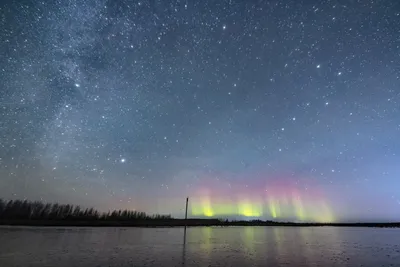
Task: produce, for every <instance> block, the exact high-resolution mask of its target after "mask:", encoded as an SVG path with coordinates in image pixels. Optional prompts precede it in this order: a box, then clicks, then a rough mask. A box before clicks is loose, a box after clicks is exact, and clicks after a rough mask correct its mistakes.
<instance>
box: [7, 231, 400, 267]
mask: <svg viewBox="0 0 400 267" xmlns="http://www.w3.org/2000/svg"><path fill="white" fill-rule="evenodd" d="M0 241H1V242H0V266H2V267H3V266H4V267H13V266H40V267H44V266H52V267H56V266H63V267H64V266H65V267H72V266H84V267H92V266H96V267H97V266H119V267H123V266H244V267H247V266H299V267H301V266H324V267H325V266H351V267H353V266H365V267H367V266H371V267H378V266H400V229H399V230H398V229H376V228H334V227H320V228H318V227H316V228H311V227H310V228H300V227H297V228H291V227H199V228H188V229H187V232H186V242H185V243H184V230H183V228H157V229H152V228H148V229H147V228H30V227H0Z"/></svg>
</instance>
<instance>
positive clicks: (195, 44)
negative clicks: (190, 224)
mask: <svg viewBox="0 0 400 267" xmlns="http://www.w3.org/2000/svg"><path fill="white" fill-rule="evenodd" d="M0 14H1V15H0V51H1V52H0V81H1V84H0V90H1V91H0V197H3V198H6V199H8V198H20V199H23V198H28V199H33V200H36V199H38V200H44V201H59V202H63V203H73V204H81V205H83V206H94V207H96V208H99V209H101V210H107V209H113V208H129V209H137V210H143V211H146V212H161V213H171V214H173V215H175V216H182V214H183V208H184V203H185V197H186V196H189V197H191V203H192V206H191V207H192V208H191V210H192V214H193V216H214V215H215V216H225V215H235V214H236V215H238V216H241V215H242V216H245V217H262V218H266V219H268V218H276V217H278V216H279V214H278V213H280V214H282V216H285V217H287V218H294V219H303V217H304V219H309V220H313V218H314V219H315V216H317V215H318V214H319V215H321V214H322V213H324V212H325V211H326V212H328V211H329V212H328V213H329V218H330V219H327V218H324V219H322V218H321V220H341V221H343V220H400V191H399V187H400V139H399V136H400V65H399V62H400V39H399V36H400V35H399V33H400V2H398V1H397V0H379V1H361V0H358V1H357V0H355V1H333V0H332V1H328V0H326V1H311V0H310V1H305V0H304V1H297V0H296V1H295V0H287V1H243V0H242V1H239V0H237V1H235V0H229V1H228V0H226V1H225V0H223V1H211V0H205V1H188V0H187V1H184V0H180V1H161V0H151V1H140V2H139V1H106V0H98V1H84V0H68V1H64V0H58V1H2V3H1V4H0ZM276 184H279V186H276ZM277 188H279V189H277ZM271 191H272V192H271ZM316 205H317V206H316ZM318 205H323V207H324V208H321V206H318ZM286 206H287V208H285V207H286ZM278 210H280V211H281V212H278ZM283 210H286V213H285V212H284V211H283ZM307 210H309V211H307ZM310 210H312V211H310ZM218 211H219V212H218ZM328 213H327V214H328ZM284 214H286V215H284ZM306 215H307V216H306ZM321 216H322V215H321Z"/></svg>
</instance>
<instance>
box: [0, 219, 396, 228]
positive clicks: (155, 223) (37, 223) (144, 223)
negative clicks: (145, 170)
mask: <svg viewBox="0 0 400 267" xmlns="http://www.w3.org/2000/svg"><path fill="white" fill-rule="evenodd" d="M0 226H32V227H147V228H161V227H162V228H170V227H184V226H187V227H212V226H219V227H230V226H231V227H232V226H263V227H271V226H284V227H369V228H400V222H396V223H395V222H393V223H295V222H273V221H220V220H214V219H188V220H186V221H185V220H184V219H171V220H132V221H61V220H54V221H52V220H48V221H43V220H28V221H27V220H0Z"/></svg>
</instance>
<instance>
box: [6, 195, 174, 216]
mask: <svg viewBox="0 0 400 267" xmlns="http://www.w3.org/2000/svg"><path fill="white" fill-rule="evenodd" d="M170 219H172V217H171V215H159V214H156V215H147V214H146V213H145V212H139V211H132V210H114V211H109V212H99V211H97V210H95V209H94V208H81V207H80V206H76V205H69V204H67V205H65V204H58V203H43V202H40V201H28V200H9V201H4V200H3V199H1V198H0V220H3V221H4V220H18V221H35V220H36V221H47V220H53V221H131V220H170Z"/></svg>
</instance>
